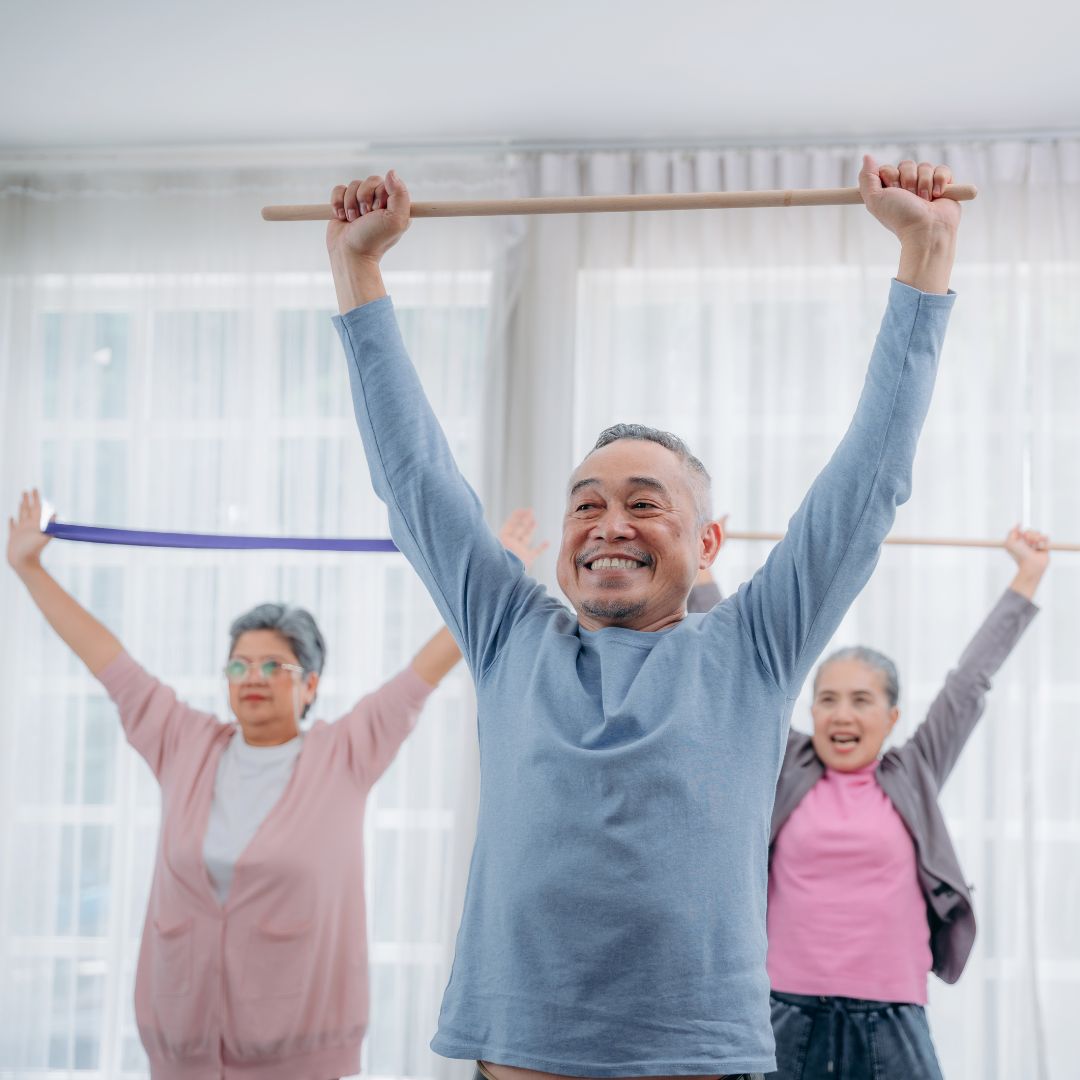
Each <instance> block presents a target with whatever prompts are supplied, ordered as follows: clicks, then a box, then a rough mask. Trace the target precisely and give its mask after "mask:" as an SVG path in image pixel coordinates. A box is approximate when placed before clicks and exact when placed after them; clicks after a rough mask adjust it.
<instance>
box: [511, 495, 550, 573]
mask: <svg viewBox="0 0 1080 1080" xmlns="http://www.w3.org/2000/svg"><path fill="white" fill-rule="evenodd" d="M535 532H536V515H535V514H534V513H533V512H532V510H530V509H527V508H526V509H521V510H515V511H514V512H513V513H512V514H511V515H510V516H509V517H508V518H507V519H506V520H505V521H504V522H503V524H502V528H501V529H500V530H499V543H500V544H502V546H503V547H504V548H506V550H507V551H509V552H510V553H511V554H512V555H516V556H517V557H518V558H519V559H520V560H521V561H522V562H523V563H524V564H525V569H526V570H531V569H532V564H533V563H534V562H536V560H537V559H538V558H539V557H540V556H541V555H542V554H543V553H544V552H545V551H547V549H548V542H547V541H546V540H545V541H544V542H543V543H541V544H537V545H536V546H535V547H534V546H533V542H532V540H533V533H535Z"/></svg>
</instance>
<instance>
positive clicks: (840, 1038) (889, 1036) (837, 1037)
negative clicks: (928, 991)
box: [766, 992, 942, 1080]
mask: <svg viewBox="0 0 1080 1080" xmlns="http://www.w3.org/2000/svg"><path fill="white" fill-rule="evenodd" d="M772 1026H773V1034H774V1035H775V1036H776V1072H774V1073H769V1074H768V1075H767V1077H766V1080H942V1077H941V1066H940V1065H939V1064H938V1059H937V1054H936V1053H935V1052H934V1044H933V1042H932V1041H931V1039H930V1028H929V1026H928V1025H927V1023H926V1010H925V1009H924V1008H923V1007H922V1006H921V1005H901V1004H896V1003H892V1002H888V1001H862V1000H860V999H859V998H843V997H807V996H806V995H804V994H780V993H776V992H774V993H773V995H772Z"/></svg>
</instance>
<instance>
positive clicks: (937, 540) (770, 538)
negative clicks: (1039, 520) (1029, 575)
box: [724, 530, 1080, 551]
mask: <svg viewBox="0 0 1080 1080" xmlns="http://www.w3.org/2000/svg"><path fill="white" fill-rule="evenodd" d="M724 538H725V539H726V540H764V541H767V542H769V543H775V542H777V541H779V540H783V539H784V534H783V533H773V532H736V531H731V532H728V531H727V530H725V531H724ZM885 543H886V544H902V545H904V546H906V547H966V548H1002V549H1004V547H1005V543H1004V541H1002V540H965V539H959V538H955V537H936V536H933V537H931V536H887V537H886V538H885ZM1047 550H1049V551H1080V544H1051V545H1050V547H1049V548H1048V549H1047Z"/></svg>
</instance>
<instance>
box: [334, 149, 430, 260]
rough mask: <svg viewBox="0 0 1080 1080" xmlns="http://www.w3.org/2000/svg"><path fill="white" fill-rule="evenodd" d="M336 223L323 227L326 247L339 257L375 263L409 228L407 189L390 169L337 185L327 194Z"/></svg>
mask: <svg viewBox="0 0 1080 1080" xmlns="http://www.w3.org/2000/svg"><path fill="white" fill-rule="evenodd" d="M330 205H331V206H332V207H333V208H334V211H335V213H336V214H337V220H335V221H331V222H330V224H329V225H327V227H326V247H327V249H328V250H329V252H330V254H331V255H334V254H340V255H346V256H350V257H353V258H360V259H364V258H366V259H371V260H373V261H374V262H378V261H379V260H380V259H381V258H382V257H383V255H385V254H386V252H388V251H389V250H390V248H392V247H393V246H394V245H395V244H396V243H397V242H398V240H400V239H401V236H402V234H403V233H404V232H405V230H406V229H407V228H408V227H409V209H410V207H411V205H412V203H411V201H410V199H409V189H408V188H407V187H406V186H405V184H404V183H403V182H402V180H401V178H400V177H399V176H398V175H397V173H396V172H394V170H393V169H391V170H390V171H389V172H388V173H387V174H386V176H385V177H382V176H369V177H368V178H367V179H366V180H353V181H352V183H350V184H348V185H347V186H346V185H344V184H339V185H338V186H337V187H336V188H334V190H333V191H332V192H331V193H330Z"/></svg>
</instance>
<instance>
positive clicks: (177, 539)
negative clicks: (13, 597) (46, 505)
mask: <svg viewBox="0 0 1080 1080" xmlns="http://www.w3.org/2000/svg"><path fill="white" fill-rule="evenodd" d="M45 532H46V533H48V535H49V536H55V537H57V538H58V539H60V540H80V541H82V542H84V543H87V544H127V545H129V546H132V547H166V548H206V549H213V550H221V549H226V548H227V549H231V550H237V549H240V550H246V551H253V550H262V549H266V548H277V549H287V550H289V551H397V550H398V549H397V545H396V544H395V543H394V542H393V540H336V539H332V538H329V537H328V538H323V537H319V536H222V535H220V534H217V533H182V532H151V531H148V530H145V529H107V528H102V527H100V526H98V525H68V524H66V523H64V522H60V521H50V522H49V524H48V525H46V526H45Z"/></svg>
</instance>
